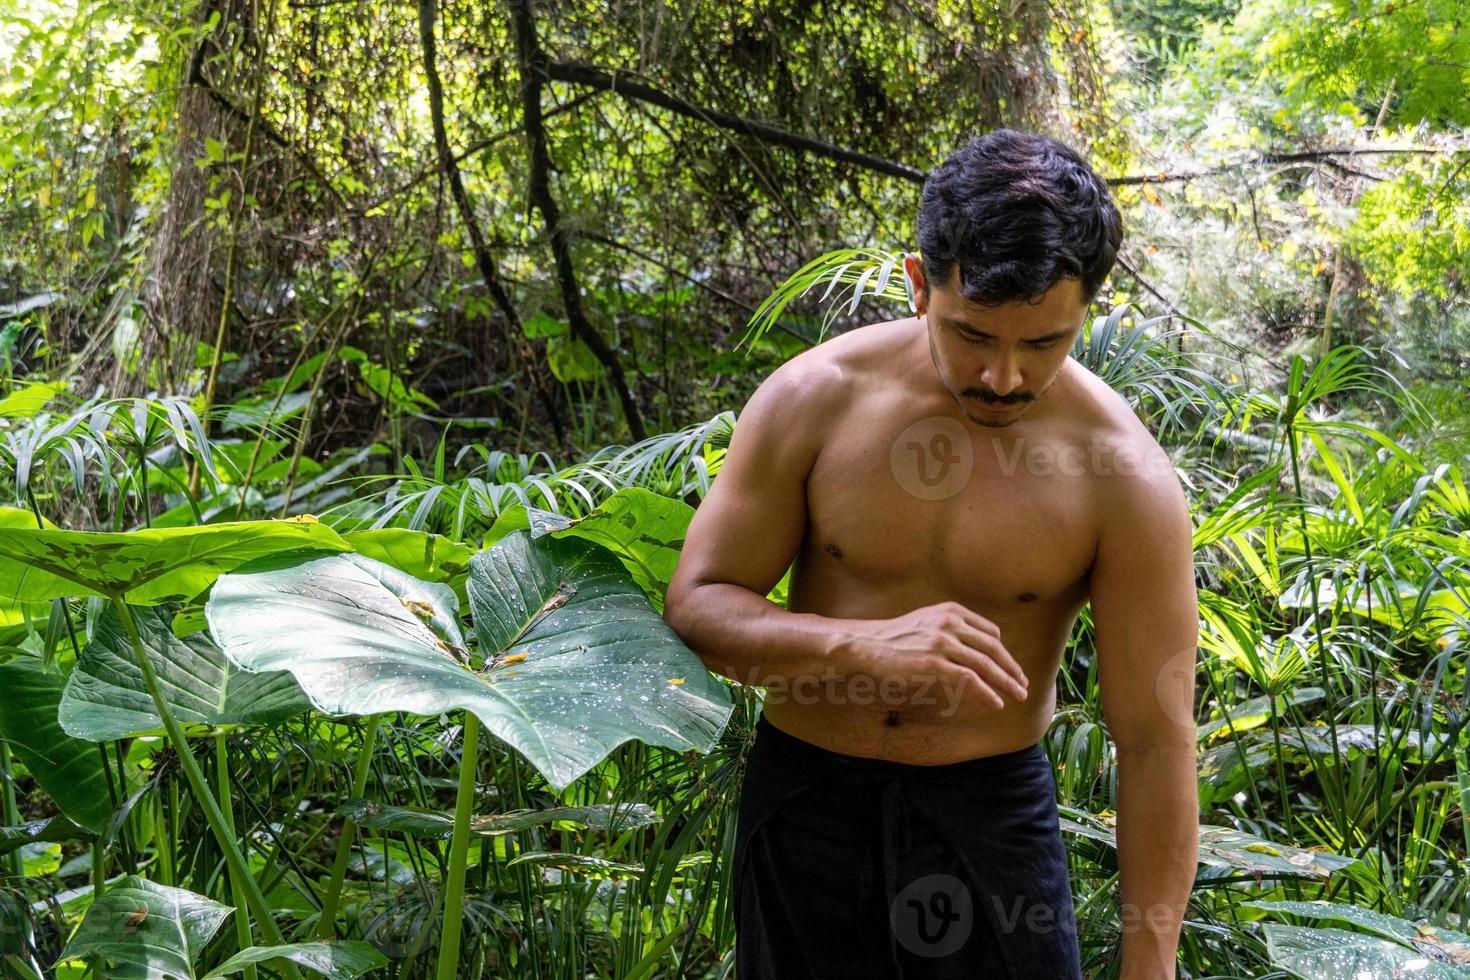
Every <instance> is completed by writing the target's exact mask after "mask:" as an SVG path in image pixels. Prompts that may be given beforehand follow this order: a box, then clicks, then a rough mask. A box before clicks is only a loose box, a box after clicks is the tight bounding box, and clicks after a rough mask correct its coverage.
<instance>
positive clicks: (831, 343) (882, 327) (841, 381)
mask: <svg viewBox="0 0 1470 980" xmlns="http://www.w3.org/2000/svg"><path fill="white" fill-rule="evenodd" d="M911 326H912V323H911V322H910V321H904V320H890V321H887V322H883V323H874V324H870V325H868V326H864V327H859V328H857V329H855V330H848V331H846V332H844V333H841V334H838V335H836V336H834V337H831V338H829V339H827V340H824V341H823V342H822V343H820V344H817V345H816V346H815V347H809V348H807V349H806V350H804V351H802V352H801V353H799V354H796V355H794V356H793V357H791V358H789V359H788V360H786V361H785V362H783V363H782V364H781V365H780V367H778V368H776V369H775V370H774V371H772V372H771V374H770V376H769V377H768V378H767V380H766V382H765V384H768V385H770V386H771V387H773V388H774V389H776V391H777V392H778V393H779V394H780V396H781V400H782V402H783V404H785V406H786V407H787V408H788V409H796V410H802V411H805V410H823V411H829V410H835V409H836V408H838V407H839V406H840V404H841V402H842V400H843V399H844V398H846V397H848V396H849V395H850V394H851V393H852V392H854V391H860V390H866V389H870V388H873V387H877V385H876V384H868V383H865V382H878V381H881V380H883V378H884V377H886V373H885V372H891V371H892V369H893V368H894V366H895V364H896V363H897V361H898V359H899V358H900V357H901V356H902V354H903V353H904V352H905V351H906V350H907V349H908V348H909V346H910V345H911V344H912V341H913V335H912V329H911Z"/></svg>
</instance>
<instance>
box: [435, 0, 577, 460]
mask: <svg viewBox="0 0 1470 980" xmlns="http://www.w3.org/2000/svg"><path fill="white" fill-rule="evenodd" d="M435 3H436V0H419V5H418V6H419V42H420V45H421V47H422V48H423V54H424V77H425V79H426V80H427V82H428V88H429V116H430V118H431V120H432V122H433V126H434V150H435V153H436V154H437V156H438V158H439V169H440V170H441V171H442V172H443V174H444V178H445V180H446V181H448V183H449V193H450V196H452V197H453V198H454V206H455V209H456V210H457V211H458V212H459V220H460V223H461V224H463V225H464V227H465V233H466V234H468V235H469V236H470V250H471V251H472V252H473V253H474V256H475V266H476V267H477V268H478V269H479V271H480V278H481V279H482V280H484V282H485V288H486V289H487V290H488V291H489V293H490V298H491V299H492V300H494V302H495V306H496V308H498V309H499V310H500V312H501V314H502V315H503V316H504V317H505V321H506V330H505V337H504V339H505V342H506V347H507V349H508V350H509V351H510V352H511V355H512V357H515V356H516V355H518V354H520V347H519V341H520V337H521V318H520V316H519V315H518V314H517V313H516V308H515V303H513V302H512V301H511V298H510V293H509V292H507V291H506V288H505V285H504V284H503V283H502V282H501V281H500V273H499V271H498V270H497V269H496V268H495V259H494V257H492V256H491V255H490V250H489V248H487V247H486V245H485V236H484V235H483V234H481V232H480V225H479V222H477V221H476V220H475V212H474V209H473V208H471V207H470V198H469V195H468V194H467V193H465V189H464V181H463V180H462V179H461V178H460V175H459V166H458V165H457V164H456V163H455V161H454V154H453V153H452V152H451V151H450V149H449V134H448V132H447V131H446V130H445V128H444V88H443V86H442V85H440V83H439V69H438V66H437V64H436V62H437V60H438V58H437V55H436V53H435V44H434V17H435V14H436V10H435ZM524 361H525V362H527V363H525V367H526V369H527V371H529V372H530V374H531V378H532V382H533V383H534V385H535V387H536V391H537V393H538V394H539V395H540V396H541V404H542V407H543V408H544V409H546V411H547V412H548V413H549V414H550V416H551V422H552V425H553V426H554V427H555V428H556V436H557V439H558V440H561V438H562V425H561V415H560V413H559V412H558V411H557V409H556V405H555V402H554V401H553V400H552V399H551V397H550V396H549V395H548V394H547V392H546V390H545V388H544V387H543V386H542V384H541V383H540V378H539V375H538V374H537V371H536V366H535V364H534V363H530V359H529V358H525V359H524Z"/></svg>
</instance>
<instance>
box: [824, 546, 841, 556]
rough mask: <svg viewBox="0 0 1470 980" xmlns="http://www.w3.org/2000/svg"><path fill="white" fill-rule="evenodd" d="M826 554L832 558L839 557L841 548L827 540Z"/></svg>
mask: <svg viewBox="0 0 1470 980" xmlns="http://www.w3.org/2000/svg"><path fill="white" fill-rule="evenodd" d="M827 554H829V555H831V556H832V557H833V558H841V557H842V549H841V548H839V547H837V545H836V544H835V543H831V542H829V543H828V544H827Z"/></svg>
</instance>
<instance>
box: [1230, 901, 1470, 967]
mask: <svg viewBox="0 0 1470 980" xmlns="http://www.w3.org/2000/svg"><path fill="white" fill-rule="evenodd" d="M1236 904H1237V905H1239V906H1241V907H1242V908H1254V909H1264V910H1265V911H1267V912H1285V913H1287V914H1288V915H1295V916H1299V917H1301V918H1303V919H1323V920H1328V921H1332V920H1337V921H1340V922H1349V923H1352V924H1353V925H1355V926H1358V927H1360V928H1362V929H1364V930H1366V931H1368V932H1371V933H1374V934H1376V935H1379V936H1382V937H1383V938H1385V939H1392V940H1394V941H1396V942H1399V943H1402V944H1403V945H1405V946H1409V947H1411V948H1413V949H1416V950H1418V951H1420V952H1421V953H1425V954H1427V955H1428V956H1430V957H1431V958H1433V959H1436V960H1440V961H1442V962H1448V963H1456V964H1458V965H1460V966H1462V967H1463V968H1465V969H1466V970H1467V971H1470V935H1466V934H1465V933H1463V932H1456V931H1455V930H1454V929H1451V928H1449V927H1448V926H1437V925H1434V924H1432V923H1429V922H1410V921H1409V920H1408V919H1401V918H1399V917H1398V916H1396V915H1387V914H1385V913H1383V912H1375V911H1374V910H1373V909H1365V908H1363V907H1361V906H1358V905H1341V904H1338V903H1336V902H1324V901H1312V902H1302V901H1279V902H1272V901H1264V900H1257V901H1250V902H1237V903H1236Z"/></svg>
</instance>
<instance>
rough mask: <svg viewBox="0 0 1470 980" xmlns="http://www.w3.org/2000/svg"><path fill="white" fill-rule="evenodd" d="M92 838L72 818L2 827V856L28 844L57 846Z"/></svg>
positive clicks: (50, 818)
mask: <svg viewBox="0 0 1470 980" xmlns="http://www.w3.org/2000/svg"><path fill="white" fill-rule="evenodd" d="M91 837H92V832H91V831H89V830H87V828H85V827H79V826H77V825H76V824H75V823H74V822H73V821H72V820H71V818H70V817H66V816H59V817H47V818H46V819H44V820H32V821H31V822H30V823H23V824H21V825H20V826H18V827H0V854H9V853H10V852H11V851H13V850H15V849H16V848H18V847H25V846H26V845H27V844H35V843H39V842H45V843H48V844H57V843H61V842H62V841H69V840H88V839H90V838H91Z"/></svg>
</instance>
